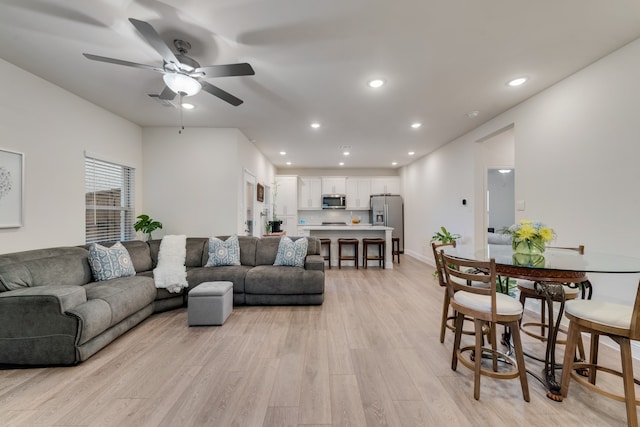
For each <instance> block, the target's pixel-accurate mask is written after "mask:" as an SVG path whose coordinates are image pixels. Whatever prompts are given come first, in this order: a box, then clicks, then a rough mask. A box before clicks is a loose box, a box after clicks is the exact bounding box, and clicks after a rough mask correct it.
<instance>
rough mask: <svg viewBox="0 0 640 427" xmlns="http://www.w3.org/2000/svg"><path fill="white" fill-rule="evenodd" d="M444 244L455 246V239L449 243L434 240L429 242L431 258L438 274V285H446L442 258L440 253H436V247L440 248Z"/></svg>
mask: <svg viewBox="0 0 640 427" xmlns="http://www.w3.org/2000/svg"><path fill="white" fill-rule="evenodd" d="M444 246H451V247H452V248H455V247H456V241H455V240H454V241H453V242H450V243H436V242H431V249H432V250H433V259H434V261H435V263H436V273H437V276H438V283H440V286H443V287H444V286H447V283H446V282H445V277H444V270H443V268H442V258H441V257H440V254H438V248H442V247H444Z"/></svg>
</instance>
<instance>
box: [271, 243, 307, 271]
mask: <svg viewBox="0 0 640 427" xmlns="http://www.w3.org/2000/svg"><path fill="white" fill-rule="evenodd" d="M308 246H309V241H308V240H307V238H306V237H303V238H300V239H298V240H296V241H295V242H294V241H293V240H291V239H290V238H289V237H287V236H283V237H282V239H280V244H278V254H277V255H276V262H274V263H273V265H286V266H290V267H304V260H305V258H306V256H307V247H308Z"/></svg>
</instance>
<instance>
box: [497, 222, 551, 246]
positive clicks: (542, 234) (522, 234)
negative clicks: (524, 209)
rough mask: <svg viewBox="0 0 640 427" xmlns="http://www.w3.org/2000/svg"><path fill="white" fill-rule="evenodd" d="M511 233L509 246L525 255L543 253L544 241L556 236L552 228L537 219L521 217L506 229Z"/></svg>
mask: <svg viewBox="0 0 640 427" xmlns="http://www.w3.org/2000/svg"><path fill="white" fill-rule="evenodd" d="M506 232H507V233H509V234H511V238H512V240H511V246H512V248H513V251H514V252H515V253H519V254H527V255H541V254H542V253H544V249H545V243H547V242H550V241H551V240H553V239H554V238H555V237H556V233H555V232H554V231H553V229H552V228H550V227H547V226H546V225H544V224H543V223H541V222H539V221H529V220H526V219H523V220H522V221H520V222H519V223H517V224H514V225H512V226H511V227H509V228H508V229H507V230H506Z"/></svg>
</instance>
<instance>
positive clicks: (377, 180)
mask: <svg viewBox="0 0 640 427" xmlns="http://www.w3.org/2000/svg"><path fill="white" fill-rule="evenodd" d="M371 194H400V177H399V176H376V177H373V178H371Z"/></svg>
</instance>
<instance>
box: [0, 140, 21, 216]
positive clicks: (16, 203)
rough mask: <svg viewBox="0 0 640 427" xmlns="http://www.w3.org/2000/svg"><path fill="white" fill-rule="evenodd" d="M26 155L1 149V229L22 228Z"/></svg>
mask: <svg viewBox="0 0 640 427" xmlns="http://www.w3.org/2000/svg"><path fill="white" fill-rule="evenodd" d="M23 181H24V154H23V153H16V152H15V151H9V150H4V149H1V148H0V228H16V227H22V206H23V194H24V188H23Z"/></svg>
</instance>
